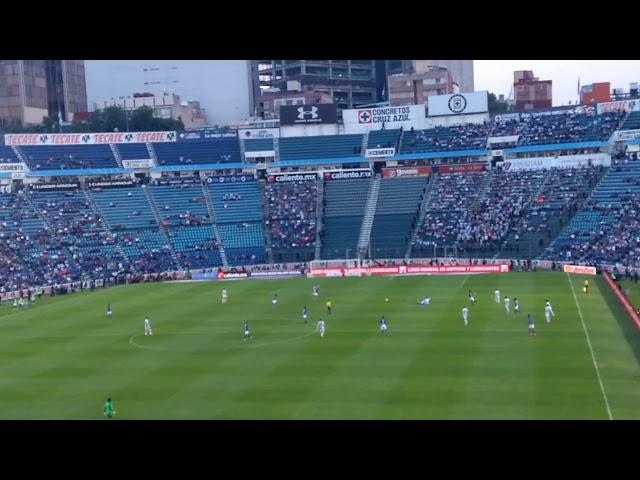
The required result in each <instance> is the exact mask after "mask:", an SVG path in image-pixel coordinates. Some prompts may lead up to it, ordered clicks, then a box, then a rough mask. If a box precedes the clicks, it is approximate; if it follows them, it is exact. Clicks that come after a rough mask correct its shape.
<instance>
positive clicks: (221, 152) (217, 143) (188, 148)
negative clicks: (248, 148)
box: [153, 137, 241, 165]
mask: <svg viewBox="0 0 640 480" xmlns="http://www.w3.org/2000/svg"><path fill="white" fill-rule="evenodd" d="M153 149H154V151H155V153H156V157H157V159H158V165H190V164H199V163H232V162H240V161H241V154H240V144H239V142H238V139H237V138H226V137H223V138H216V139H207V140H190V141H187V142H159V143H154V144H153Z"/></svg>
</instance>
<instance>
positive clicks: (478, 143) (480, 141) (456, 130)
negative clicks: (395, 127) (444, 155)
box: [401, 123, 491, 153]
mask: <svg viewBox="0 0 640 480" xmlns="http://www.w3.org/2000/svg"><path fill="white" fill-rule="evenodd" d="M490 128H491V126H490V124H489V123H481V124H467V125H457V126H451V127H435V128H430V129H427V130H413V128H412V129H410V130H407V131H405V132H404V136H403V139H402V147H401V152H402V153H423V152H434V151H452V150H470V149H484V148H486V147H487V137H488V135H489V131H490Z"/></svg>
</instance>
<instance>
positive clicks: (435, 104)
mask: <svg viewBox="0 0 640 480" xmlns="http://www.w3.org/2000/svg"><path fill="white" fill-rule="evenodd" d="M428 103H429V116H430V117H433V116H439V115H462V114H467V113H485V112H488V111H489V108H488V107H489V104H488V96H487V92H486V91H485V92H472V93H454V94H453V95H434V96H431V97H429V98H428Z"/></svg>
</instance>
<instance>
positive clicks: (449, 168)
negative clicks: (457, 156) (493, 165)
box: [438, 163, 487, 173]
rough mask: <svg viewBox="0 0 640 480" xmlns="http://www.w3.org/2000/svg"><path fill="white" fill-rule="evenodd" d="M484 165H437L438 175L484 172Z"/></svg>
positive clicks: (485, 167) (485, 166)
mask: <svg viewBox="0 0 640 480" xmlns="http://www.w3.org/2000/svg"><path fill="white" fill-rule="evenodd" d="M486 169H487V164H486V163H458V164H455V165H438V173H474V172H484V171H485V170H486Z"/></svg>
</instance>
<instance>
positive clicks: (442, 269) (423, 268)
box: [310, 264, 509, 277]
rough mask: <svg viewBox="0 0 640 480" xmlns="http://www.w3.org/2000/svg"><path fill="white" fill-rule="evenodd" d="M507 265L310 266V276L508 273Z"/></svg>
mask: <svg viewBox="0 0 640 480" xmlns="http://www.w3.org/2000/svg"><path fill="white" fill-rule="evenodd" d="M508 272H509V265H506V264H502V265H435V266H428V265H407V266H405V265H400V266H395V267H362V268H357V267H352V268H312V269H311V272H310V274H311V276H317V277H351V276H361V275H433V274H436V275H437V274H440V275H442V274H445V275H446V274H474V273H508Z"/></svg>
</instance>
